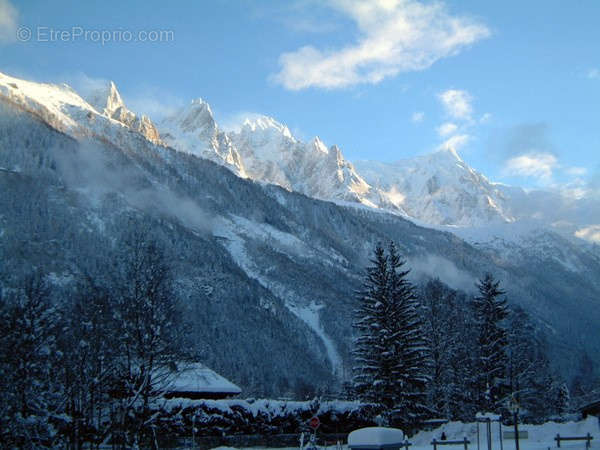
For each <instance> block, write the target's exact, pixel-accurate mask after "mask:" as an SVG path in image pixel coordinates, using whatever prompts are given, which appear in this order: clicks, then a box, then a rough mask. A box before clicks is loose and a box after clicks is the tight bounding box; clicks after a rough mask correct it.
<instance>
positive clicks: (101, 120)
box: [0, 73, 161, 146]
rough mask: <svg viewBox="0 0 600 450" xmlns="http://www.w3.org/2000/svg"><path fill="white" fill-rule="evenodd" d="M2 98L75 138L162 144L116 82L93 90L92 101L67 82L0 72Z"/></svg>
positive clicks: (119, 144) (152, 127)
mask: <svg viewBox="0 0 600 450" xmlns="http://www.w3.org/2000/svg"><path fill="white" fill-rule="evenodd" d="M0 97H1V98H3V99H4V100H6V101H8V102H10V103H12V104H13V105H16V106H18V107H19V108H21V109H23V110H25V111H28V112H30V113H32V114H34V115H36V116H37V117H39V118H40V119H42V120H44V121H45V122H47V123H49V124H50V125H51V126H53V127H54V128H56V129H57V130H59V131H62V132H63V133H66V134H68V135H70V136H72V137H74V138H76V139H77V138H85V137H97V138H100V139H103V140H105V141H108V142H111V143H112V144H114V145H117V146H135V145H137V144H136V142H137V140H138V139H139V137H140V136H143V137H144V138H145V139H147V140H148V141H150V142H152V143H154V144H161V141H160V137H159V135H158V132H157V130H156V128H155V126H154V124H153V123H152V122H151V121H150V119H149V118H148V117H146V116H141V117H138V116H136V115H135V114H134V113H133V112H131V111H129V110H128V109H127V108H126V106H125V104H124V103H123V100H122V99H121V96H120V94H119V92H118V91H117V88H116V86H115V84H114V83H113V82H110V83H109V84H108V85H107V86H106V87H105V88H103V89H100V90H98V91H96V92H94V93H93V94H92V98H91V99H90V101H91V102H92V103H93V104H90V103H89V102H87V101H86V100H84V99H83V98H82V97H80V96H79V95H78V94H77V93H76V92H75V91H74V90H73V89H72V88H71V87H69V86H67V85H66V84H62V85H56V84H43V83H34V82H30V81H24V80H20V79H17V78H13V77H10V76H8V75H4V74H2V73H0ZM132 132H133V133H132Z"/></svg>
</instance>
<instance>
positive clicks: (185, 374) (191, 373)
mask: <svg viewBox="0 0 600 450" xmlns="http://www.w3.org/2000/svg"><path fill="white" fill-rule="evenodd" d="M168 391H169V392H170V393H174V392H186V393H224V394H230V395H235V394H239V393H241V392H242V390H241V389H240V388H239V387H238V386H236V385H235V384H233V383H232V382H231V381H229V380H227V379H226V378H225V377H223V376H221V375H219V374H218V373H216V372H215V371H213V370H211V369H209V368H208V367H206V366H205V365H204V364H201V363H189V364H182V365H181V366H178V367H177V375H176V376H175V377H174V378H173V380H172V381H171V383H170V385H169V388H168Z"/></svg>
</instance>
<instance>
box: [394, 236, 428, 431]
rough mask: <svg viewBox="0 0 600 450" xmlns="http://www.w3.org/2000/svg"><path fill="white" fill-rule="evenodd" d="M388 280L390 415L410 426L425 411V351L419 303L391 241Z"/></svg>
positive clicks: (420, 418) (426, 361) (418, 420)
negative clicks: (391, 363)
mask: <svg viewBox="0 0 600 450" xmlns="http://www.w3.org/2000/svg"><path fill="white" fill-rule="evenodd" d="M388 260H389V261H388V270H389V275H388V280H389V296H390V317H391V318H392V324H391V328H392V345H393V354H394V366H393V367H394V370H393V375H394V378H395V384H394V399H395V411H394V416H395V417H396V418H397V419H398V420H399V421H400V423H401V424H402V425H403V426H405V427H409V428H411V427H413V426H415V425H416V424H417V423H419V422H420V421H422V420H423V419H425V417H426V416H427V414H428V411H429V410H428V408H427V406H426V405H427V399H426V396H427V393H426V385H427V382H428V381H429V379H430V378H429V374H428V368H429V367H428V366H429V361H430V358H429V355H428V346H427V340H426V339H425V335H424V324H423V321H422V320H421V317H420V315H419V310H420V304H419V302H418V300H417V297H416V295H415V294H414V291H415V289H414V287H413V285H412V284H411V283H410V282H409V281H408V279H407V276H408V274H409V271H408V270H403V268H404V264H405V261H403V260H402V259H401V258H400V256H399V255H398V252H397V250H396V246H395V245H394V243H393V242H391V243H390V247H389V258H388Z"/></svg>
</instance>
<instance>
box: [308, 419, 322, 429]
mask: <svg viewBox="0 0 600 450" xmlns="http://www.w3.org/2000/svg"><path fill="white" fill-rule="evenodd" d="M320 425H321V421H320V420H319V418H318V417H317V416H313V418H312V419H310V420H309V421H308V426H309V427H311V428H312V429H313V430H314V431H317V428H319V426H320Z"/></svg>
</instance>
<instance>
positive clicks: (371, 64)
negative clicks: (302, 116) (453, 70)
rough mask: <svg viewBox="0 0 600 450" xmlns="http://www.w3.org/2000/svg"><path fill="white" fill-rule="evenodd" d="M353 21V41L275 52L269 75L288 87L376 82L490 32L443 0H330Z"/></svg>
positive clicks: (448, 53) (425, 63)
mask: <svg viewBox="0 0 600 450" xmlns="http://www.w3.org/2000/svg"><path fill="white" fill-rule="evenodd" d="M328 4H329V6H331V7H332V8H334V9H336V10H338V11H339V12H341V13H342V14H344V15H346V16H347V17H349V18H350V19H351V20H352V21H354V22H355V23H356V25H357V27H358V30H359V32H360V37H359V38H358V40H357V42H355V43H353V44H350V45H348V46H346V47H344V48H341V49H334V50H329V49H328V50H321V49H317V48H315V47H312V46H304V47H302V48H299V49H298V50H296V51H293V52H289V53H284V54H282V55H281V56H280V58H279V63H280V65H281V70H280V71H279V73H277V74H275V75H274V76H273V79H274V80H275V81H276V82H278V83H280V84H282V85H283V86H284V87H285V88H287V89H291V90H299V89H305V88H309V87H317V88H326V89H336V88H343V87H347V86H352V85H356V84H360V83H371V84H376V83H379V82H380V81H381V80H383V79H384V78H387V77H391V76H395V75H397V74H398V73H401V72H409V71H417V70H423V69H426V68H428V67H430V66H431V65H432V64H433V63H435V62H436V61H437V60H439V59H441V58H445V57H448V56H452V55H456V54H457V53H459V52H460V50H462V49H463V48H464V47H466V46H468V45H470V44H473V43H475V42H477V41H479V40H480V39H483V38H486V37H488V36H489V35H490V31H489V30H488V28H487V27H486V26H485V25H483V24H481V23H479V22H477V21H475V20H473V19H469V18H467V17H460V16H453V15H450V13H449V12H448V11H447V10H446V7H445V5H444V4H443V3H441V2H436V3H431V4H423V3H420V2H418V1H416V0H373V1H368V2H366V1H362V0H328Z"/></svg>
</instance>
